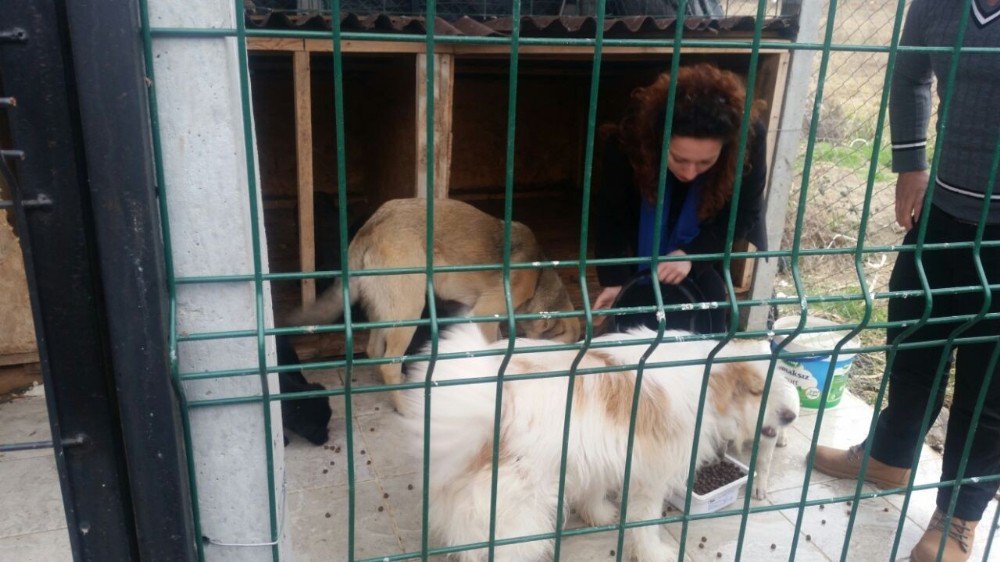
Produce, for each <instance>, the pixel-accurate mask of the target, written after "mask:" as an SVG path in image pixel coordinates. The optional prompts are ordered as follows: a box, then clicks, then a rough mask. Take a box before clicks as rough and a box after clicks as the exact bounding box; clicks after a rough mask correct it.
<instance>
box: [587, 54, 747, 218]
mask: <svg viewBox="0 0 1000 562" xmlns="http://www.w3.org/2000/svg"><path fill="white" fill-rule="evenodd" d="M669 89H670V75H669V74H667V73H663V74H661V75H659V76H658V77H657V78H656V80H655V81H654V82H653V83H652V84H650V85H649V86H646V87H644V88H636V89H635V90H634V91H633V92H632V100H631V103H630V106H629V110H628V111H627V112H626V114H625V117H623V118H622V120H621V121H619V122H618V123H617V124H607V125H604V126H602V127H601V134H602V137H603V138H604V139H609V138H613V137H616V138H617V140H618V142H619V145H620V146H621V149H622V151H623V152H624V153H625V156H626V157H627V158H628V160H629V163H630V164H631V165H632V170H633V175H634V179H635V184H636V188H638V190H639V193H640V194H642V196H643V197H644V198H646V200H648V201H650V202H653V201H655V200H656V190H657V181H656V180H657V175H658V174H659V168H660V151H661V150H662V147H663V125H664V121H665V119H666V105H667V94H668V92H669ZM745 100H746V86H745V85H744V82H743V79H742V78H740V77H739V76H738V75H736V74H734V73H733V72H730V71H728V70H722V69H720V68H718V67H716V66H714V65H711V64H697V65H692V66H684V67H681V68H680V69H679V70H678V72H677V97H676V100H675V102H674V120H673V126H672V135H673V136H682V137H694V138H699V139H706V138H712V139H719V140H721V141H722V153H721V154H720V155H719V160H718V161H717V162H716V163H715V165H714V166H712V168H711V169H710V170H709V171H708V172H706V174H708V177H707V178H706V182H705V184H704V188H703V191H702V198H701V204H700V206H699V208H698V218H699V219H701V220H706V219H709V218H711V217H713V216H715V215H716V214H717V213H718V212H719V211H720V210H721V209H722V208H723V207H724V206H725V205H726V203H727V202H728V201H729V199H730V198H731V197H732V194H733V182H734V180H735V178H736V169H737V166H736V157H737V156H738V152H739V141H740V123H741V119H742V117H743V105H744V102H745ZM764 107H765V102H763V101H757V102H755V103H754V104H753V105H752V110H751V115H750V119H751V121H750V122H751V123H754V122H756V121H757V120H758V118H759V117H760V113H761V111H762V110H763V108H764ZM748 135H749V137H748V139H747V142H748V143H752V142H754V141H755V139H754V138H753V137H754V134H753V127H751V128H750V129H749V133H748ZM746 152H748V153H749V151H746ZM749 166H750V163H749V160H748V159H747V158H746V157H744V163H743V166H742V169H743V170H744V172H745V171H749Z"/></svg>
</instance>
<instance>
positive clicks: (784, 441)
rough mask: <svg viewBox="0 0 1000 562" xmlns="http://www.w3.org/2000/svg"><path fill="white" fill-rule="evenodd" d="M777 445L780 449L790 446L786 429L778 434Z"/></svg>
mask: <svg viewBox="0 0 1000 562" xmlns="http://www.w3.org/2000/svg"><path fill="white" fill-rule="evenodd" d="M775 445H777V446H778V447H787V446H788V436H787V435H786V434H785V430H784V429H782V430H781V431H779V432H778V441H777V442H775Z"/></svg>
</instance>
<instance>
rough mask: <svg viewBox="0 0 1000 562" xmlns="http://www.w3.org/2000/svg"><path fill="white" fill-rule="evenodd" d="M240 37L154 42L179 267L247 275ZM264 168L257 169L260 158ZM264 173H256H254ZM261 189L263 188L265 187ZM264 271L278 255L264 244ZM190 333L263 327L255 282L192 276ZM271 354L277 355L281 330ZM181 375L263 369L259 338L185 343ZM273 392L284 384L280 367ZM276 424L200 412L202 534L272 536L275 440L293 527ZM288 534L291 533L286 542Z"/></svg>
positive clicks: (201, 14)
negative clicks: (270, 458)
mask: <svg viewBox="0 0 1000 562" xmlns="http://www.w3.org/2000/svg"><path fill="white" fill-rule="evenodd" d="M149 9H150V18H151V24H152V25H153V26H154V27H187V28H205V27H221V28H235V27H236V20H235V17H236V14H235V13H234V3H233V2H232V1H230V0H204V1H202V2H172V1H170V0H151V1H150V3H149ZM236 49H237V43H236V40H235V39H234V38H211V39H206V38H202V39H180V38H160V39H155V40H154V57H155V59H154V64H155V78H156V84H155V86H156V92H157V95H158V97H159V119H160V135H161V139H162V142H163V160H164V162H163V166H164V172H165V175H166V185H165V186H161V189H163V190H164V192H165V193H166V197H167V201H168V209H169V221H170V228H171V233H172V236H171V240H170V241H169V243H170V245H171V247H172V250H171V253H172V255H173V260H174V268H175V272H176V275H177V276H192V275H225V274H247V273H252V272H253V270H254V264H253V245H254V243H255V242H254V240H253V239H252V237H251V221H252V220H257V221H259V222H258V224H260V225H261V230H260V237H261V244H263V242H262V241H263V240H264V236H265V234H264V231H263V220H262V219H261V216H260V215H261V213H259V212H258V216H256V217H253V216H251V212H250V205H249V195H248V177H247V167H246V154H245V151H244V135H243V115H242V112H241V103H240V100H241V97H240V75H239V73H240V67H239V62H238V58H237V50H236ZM251 157H253V158H254V169H255V170H256V168H257V166H256V156H255V155H251ZM254 173H255V174H256V171H255V172H254ZM255 197H257V198H258V200H259V197H260V193H259V188H258V190H257V193H256V194H255ZM261 259H262V264H261V267H262V269H263V271H267V267H268V266H267V253H266V251H261ZM177 300H178V318H177V324H178V331H179V333H181V334H185V333H192V332H204V331H215V330H235V329H251V328H255V327H256V325H257V324H256V323H257V317H256V313H255V312H256V305H255V290H254V284H253V283H252V282H249V283H233V284H207V285H182V286H180V287H178V289H177ZM263 301H264V305H263V312H264V322H265V325H267V326H271V325H272V323H273V320H272V315H271V297H270V288H269V287H268V286H267V285H266V284H265V286H264V292H263ZM266 343H267V362H268V364H274V346H273V341H272V338H267V342H266ZM178 359H179V364H180V370H181V372H192V371H208V370H217V369H233V368H251V369H252V368H256V367H257V365H258V355H257V343H256V340H255V339H254V338H247V339H225V340H215V341H208V342H200V343H187V344H184V343H182V344H181V345H180V347H179V349H178ZM268 386H269V388H270V391H271V392H277V391H278V384H277V377H276V376H275V375H271V376H270V377H269V384H268ZM184 390H185V392H186V394H187V397H188V399H190V400H196V399H204V398H225V397H233V396H246V395H258V394H260V393H261V381H260V379H259V377H257V376H256V375H254V376H248V377H233V378H226V379H216V380H208V381H198V382H191V383H187V384H186V385H185V387H184ZM269 408H270V415H271V419H272V426H271V432H270V434H267V433H266V432H265V426H264V413H263V412H264V410H263V407H262V405H261V404H260V403H250V404H242V405H233V406H221V407H208V408H198V409H195V410H192V411H191V424H192V434H193V441H194V451H193V454H194V459H195V462H196V465H197V485H198V490H197V491H198V509H199V511H200V515H201V531H202V534H203V535H205V536H207V537H209V538H210V539H213V540H215V541H218V542H225V543H267V542H268V541H270V540H271V532H270V525H269V509H268V505H269V504H268V490H267V470H268V469H269V468H271V467H268V466H267V462H266V450H265V446H266V444H267V443H268V442H269V443H270V446H271V447H273V451H274V463H273V470H274V472H275V482H276V486H275V487H276V488H277V489H276V491H275V493H276V496H277V501H276V502H275V503H276V509H277V510H278V524H279V528H283V525H282V521H283V518H284V514H283V513H282V512H283V510H284V502H283V499H282V496H283V488H282V482H283V479H284V470H283V468H284V457H283V448H282V436H281V414H280V406H279V405H278V403H277V402H274V403H272V404H271V405H270V407H269ZM285 542H286V541H285ZM206 558H207V559H208V560H213V561H215V560H234V561H235V560H240V561H253V560H270V559H271V548H270V547H269V546H216V545H209V546H207V547H206Z"/></svg>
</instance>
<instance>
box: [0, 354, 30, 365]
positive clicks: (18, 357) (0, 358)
mask: <svg viewBox="0 0 1000 562" xmlns="http://www.w3.org/2000/svg"><path fill="white" fill-rule="evenodd" d="M28 363H38V352H37V351H31V352H28V353H7V354H4V355H0V367H7V366H10V365H26V364H28Z"/></svg>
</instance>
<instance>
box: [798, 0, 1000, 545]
mask: <svg viewBox="0 0 1000 562" xmlns="http://www.w3.org/2000/svg"><path fill="white" fill-rule="evenodd" d="M965 5H966V2H964V1H962V0H914V1H913V4H912V5H911V6H910V12H909V14H907V19H906V24H905V26H904V28H903V35H902V44H903V45H915V46H946V47H951V46H952V45H953V44H954V42H955V38H956V36H957V32H958V26H959V23H960V21H961V18H965V17H968V18H972V21H971V22H969V25H968V28H967V31H966V36H965V46H966V47H971V46H976V47H986V46H989V47H996V46H1000V0H973V3H972V11H971V13H966V11H965ZM951 57H952V54H951V52H944V51H942V52H935V53H930V54H928V53H918V52H910V51H901V52H900V53H899V54H898V55H897V58H896V70H895V74H894V76H893V82H892V91H891V99H890V101H889V113H890V119H891V124H892V148H893V152H892V156H893V158H892V166H893V171H895V172H897V173H898V174H899V176H898V177H897V180H896V221H897V222H898V223H899V224H900V225H901V226H902V227H904V228H905V229H907V230H908V232H907V234H906V237H905V238H904V243H905V244H914V243H915V242H916V240H917V229H916V228H915V227H917V226H918V225H917V224H916V221H917V220H918V219H919V217H920V214H921V210H922V206H923V203H924V195H925V192H926V189H927V186H928V183H929V180H930V178H929V174H928V170H927V168H928V166H927V157H926V144H927V141H926V139H927V126H928V122H929V121H930V114H931V79H932V78H933V77H937V79H938V83H939V84H944V82H945V80H946V77H947V76H948V72H949V68H950V66H951ZM941 89H942V90H943V86H942V88H941ZM998 92H1000V56H998V55H996V54H968V53H963V54H962V55H961V56H960V59H959V67H958V75H957V79H956V82H955V90H954V94H953V96H952V99H951V108H950V112H949V117H948V126H947V130H946V131H945V132H944V135H943V138H942V139H941V140H940V141H939V144H938V146H937V150H940V151H941V160H940V165H939V169H938V173H937V177H935V178H934V182H935V188H934V192H933V197H932V200H931V205H933V207H932V208H931V210H930V216H929V218H928V219H927V221H928V222H927V233H926V239H925V243H927V244H939V243H959V242H970V241H972V240H973V239H974V238H975V234H976V229H977V223H978V222H979V220H980V216H981V212H982V210H983V206H984V205H988V206H989V211H988V216H987V225H986V227H985V234H984V239H985V240H994V241H995V240H1000V186H995V187H994V192H993V195H992V197H991V200H990V201H986V198H985V194H986V191H987V183H988V181H989V174H990V167H991V164H992V160H993V151H994V149H995V147H996V142H997V137H998V134H1000V111H997V110H996V108H995V107H994V105H995V103H996V101H997V97H996V96H997V94H998ZM981 259H982V264H983V268H984V270H985V272H986V276H987V278H988V280H989V283H990V284H993V285H995V284H997V283H1000V248H998V247H996V246H993V247H984V248H983V249H982V253H981ZM922 262H923V270H924V272H925V274H926V276H927V281H928V283H929V284H930V287H931V289H946V288H949V287H963V286H980V285H981V281H980V279H979V276H978V274H977V270H976V266H975V263H974V262H973V251H972V249H970V248H962V249H943V250H932V249H928V250H925V251H924V253H923V259H922ZM889 288H890V290H892V291H906V290H920V289H921V284H920V279H919V277H918V266H917V264H916V263H915V259H914V254H913V253H912V251H907V252H901V253H900V254H899V256H898V257H897V260H896V265H895V267H894V268H893V272H892V277H891V278H890V280H889ZM983 296H984V295H983V293H982V292H981V291H975V292H971V293H963V294H957V295H935V296H934V297H933V308H932V312H931V317H932V318H933V317H942V316H952V315H964V314H976V313H977V312H979V310H980V308H981V307H982V304H983ZM924 305H925V300H924V298H923V297H909V298H906V299H901V298H896V299H892V300H890V301H889V321H890V322H896V321H900V320H914V319H919V318H920V316H921V314H922V312H923V309H924ZM990 310H991V312H993V313H996V312H997V311H1000V292H998V291H996V290H994V291H993V296H992V305H991V309H990ZM960 324H961V323H954V322H953V323H943V324H931V325H925V326H923V327H921V328H920V329H918V330H917V331H916V332H914V333H913V334H912V335H911V336H910V337H909V338H908V339H907V340H906V341H907V342H919V341H929V340H944V339H947V337H948V336H949V334H950V333H952V332H953V331H954V330H955V329H956V328H957V327H958V326H959V325H960ZM903 330H904V328H892V329H890V330H889V331H888V334H887V339H888V341H889V342H890V343H891V342H893V341H894V340H895V339H896V337H897V336H898V335H899V334H900V333H901V332H902V331H903ZM997 334H1000V321H997V320H995V319H993V320H986V321H982V322H979V323H978V324H976V325H975V326H974V327H972V328H971V329H970V330H968V331H967V332H965V333H963V334H962V336H963V337H967V336H996V335H997ZM996 345H998V343H997V342H989V343H980V344H973V345H969V344H960V345H958V346H956V348H955V350H956V356H957V359H956V361H955V393H954V396H953V399H952V406H951V414H950V416H949V419H948V430H947V436H946V438H945V445H944V462H943V466H942V472H941V479H942V481H946V480H954V479H955V477H956V475H957V474H956V473H957V471H958V465H959V462H960V461H961V455H962V449H963V447H964V445H965V441H966V436H967V434H968V431H969V426H970V424H971V418H972V413H973V410H974V408H975V405H976V401H977V399H978V397H979V393H980V390H981V389H982V388H983V384H984V378H985V377H986V375H987V371H986V369H987V367H988V365H989V362H990V357H991V355H992V353H993V350H994V348H995V346H996ZM943 352H944V348H943V346H935V347H925V348H910V349H900V350H899V351H898V352H897V354H896V359H895V362H894V363H893V365H892V372H891V373H889V383H890V384H889V399H888V403H887V406H886V408H885V409H884V410H883V411H882V412H881V413H880V415H879V419H878V425H877V427H876V429H875V434H874V435H873V436H872V439H873V440H874V441H873V443H872V448H871V461H870V462H869V465H868V471H867V473H866V480H868V481H870V482H872V483H874V484H876V485H878V486H880V487H891V488H896V487H904V486H906V485H907V483H908V481H909V477H910V470H909V467H910V466H911V465H912V461H913V456H914V454H916V453H917V451H918V450H919V448H920V445H921V444H920V443H919V437H920V436H919V435H918V433H919V431H920V424H921V421H922V418H923V415H924V410H925V408H926V406H927V403H928V401H929V400H932V401H933V404H932V408H933V411H932V413H933V415H934V416H935V417H936V416H937V414H938V412H939V411H940V409H941V405H942V402H943V399H944V393H945V387H946V384H945V382H946V381H942V384H941V385H940V388H939V390H938V393H937V394H936V395H935V396H933V397H931V396H930V390H931V386H932V385H933V382H934V377H935V375H936V374H937V373H936V370H937V365H938V364H939V362H940V360H941V358H942V357H941V354H942V353H943ZM949 361H950V358H949ZM949 367H950V362H949ZM947 372H948V368H947V367H946V373H947ZM945 376H947V374H946V375H945ZM986 393H987V394H986V403H985V406H984V408H983V412H982V416H981V417H980V419H979V424H978V427H977V429H976V431H975V434H974V436H973V442H972V448H971V450H970V453H969V458H968V466H967V467H966V472H965V477H966V478H969V477H974V476H987V475H995V474H998V473H1000V373H997V372H996V369H994V372H993V380H992V382H991V384H990V386H989V388H988V389H987V390H986ZM863 448H864V443H862V444H860V445H856V446H854V447H851V448H850V449H848V450H838V449H833V448H830V447H819V448H817V450H816V463H815V467H816V469H817V470H819V471H821V472H824V473H826V474H829V475H833V476H838V477H845V478H857V477H858V474H859V469H860V464H861V456H862V452H863ZM952 489H953V488H952V486H951V485H950V484H949V485H945V486H943V487H941V488H939V489H938V495H937V510H936V512H935V513H934V516H933V517H932V518H931V521H930V522H929V524H928V527H927V531H926V532H925V533H924V535H923V537H922V538H921V539H920V541H919V542H918V543H917V545H916V546H915V547H914V548H913V551H912V553H911V560H914V561H916V562H924V561H931V560H934V559H935V557H936V556H937V552H938V546H939V544H940V540H941V536H942V533H943V528H944V517H945V514H946V512H947V509H948V507H949V504H950V501H951V498H952ZM996 491H997V482H996V481H995V480H994V481H990V482H977V483H970V484H966V485H963V486H961V487H960V488H959V489H958V500H957V504H956V509H955V517H954V518H953V519H952V521H951V527H950V530H949V533H948V538H947V542H946V543H945V549H944V553H943V558H942V560H943V561H944V562H958V561H965V560H968V559H969V556H970V553H971V548H972V544H973V541H974V537H975V529H976V525H977V524H978V522H979V520H980V519H981V518H982V515H983V512H984V511H985V509H986V506H987V504H988V503H989V501H990V500H991V499H992V498H993V496H994V494H995V493H996Z"/></svg>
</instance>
